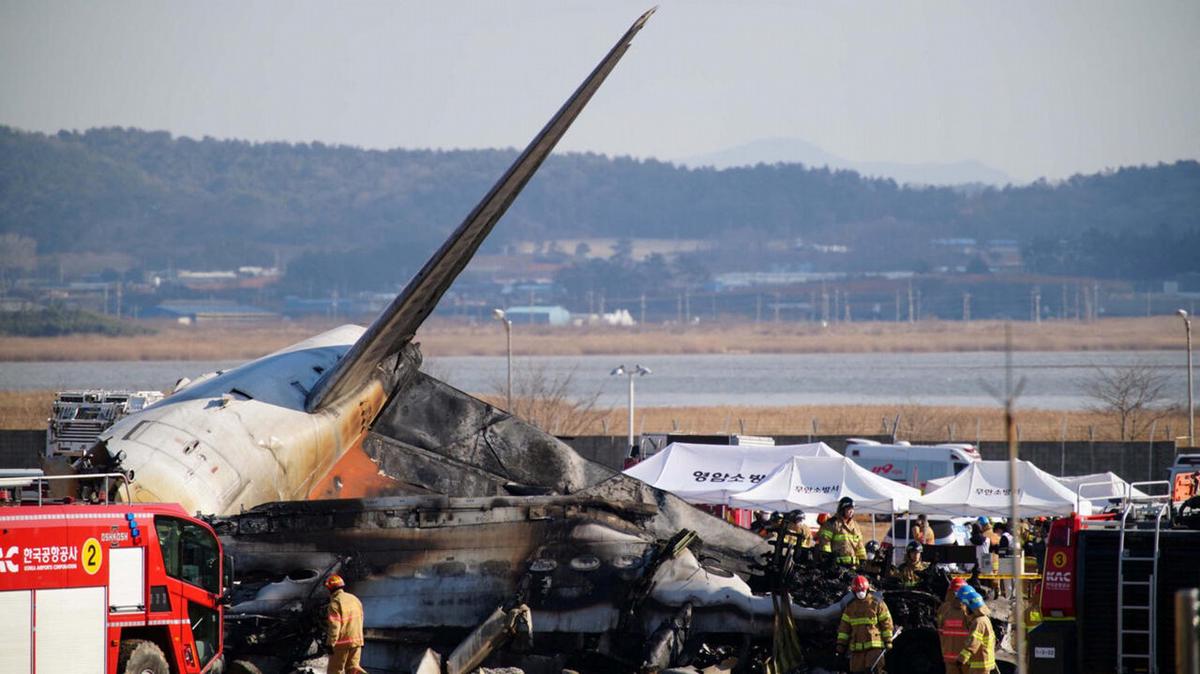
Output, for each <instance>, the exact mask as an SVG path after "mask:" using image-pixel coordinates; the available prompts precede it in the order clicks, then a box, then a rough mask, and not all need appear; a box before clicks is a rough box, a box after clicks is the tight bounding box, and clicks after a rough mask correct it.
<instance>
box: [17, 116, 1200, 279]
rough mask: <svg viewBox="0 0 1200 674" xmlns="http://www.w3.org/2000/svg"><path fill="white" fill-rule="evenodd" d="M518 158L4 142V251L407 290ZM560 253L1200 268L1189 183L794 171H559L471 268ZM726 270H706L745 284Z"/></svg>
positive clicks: (540, 182)
mask: <svg viewBox="0 0 1200 674" xmlns="http://www.w3.org/2000/svg"><path fill="white" fill-rule="evenodd" d="M515 154H516V151H515V150H455V151H438V150H400V149H397V150H389V151H378V150H364V149H360V148H355V147H348V146H340V145H339V146H332V145H324V144H321V143H249V142H244V141H234V140H217V139H213V138H207V137H206V138H203V139H200V140H195V139H191V138H186V137H173V136H171V135H170V134H168V133H166V132H151V131H141V130H137V129H123V128H102V129H91V130H88V131H85V132H73V131H63V132H59V133H58V134H53V135H46V134H41V133H30V132H24V131H20V130H17V129H13V128H10V127H0V234H7V235H15V236H17V237H22V240H24V239H32V240H34V241H36V247H37V253H38V254H48V253H63V252H80V251H90V252H111V251H120V252H125V253H129V254H131V255H133V256H134V257H135V259H137V260H138V261H139V263H140V264H142V265H144V266H145V267H146V268H150V269H154V268H167V267H169V266H179V267H191V268H206V267H207V268H214V267H223V268H228V267H231V266H237V265H245V264H255V265H261V264H264V263H270V262H271V261H272V260H274V259H276V257H277V256H278V255H280V254H282V255H283V256H284V257H285V258H286V259H287V260H289V283H290V284H292V285H293V286H295V288H294V289H295V290H297V291H303V290H304V286H305V285H309V286H317V287H326V288H327V287H330V286H331V285H333V286H335V287H338V286H340V287H345V288H346V289H347V290H351V289H354V288H356V287H358V288H380V287H386V286H389V285H395V284H397V283H401V282H403V281H404V280H405V279H407V278H408V277H409V276H410V275H411V274H412V273H413V272H414V271H415V270H416V268H417V265H419V264H420V263H421V262H422V261H423V260H424V259H425V258H426V257H427V256H428V254H429V253H430V252H431V251H432V249H434V248H435V247H436V246H437V245H438V243H439V242H440V241H441V240H442V239H443V238H444V237H445V235H446V234H447V233H448V232H449V231H450V229H452V228H453V227H454V226H455V225H457V224H458V222H459V221H460V220H461V219H462V217H463V216H465V215H466V213H467V212H468V211H469V209H470V208H471V207H472V206H473V205H474V204H475V202H476V201H477V200H478V199H479V197H480V195H482V194H483V193H484V192H485V191H486V190H487V188H488V187H490V186H491V184H492V182H493V181H494V180H495V179H496V178H497V177H498V176H499V175H500V174H501V172H502V171H503V170H504V168H506V167H507V165H508V164H509V163H510V162H511V161H512V160H513V158H514V157H515ZM563 237H611V238H646V237H650V238H668V239H671V238H683V239H710V240H717V241H722V242H725V243H724V244H723V245H722V246H721V248H725V249H728V248H729V247H730V246H734V247H738V246H743V245H747V242H761V241H765V240H767V239H775V240H779V239H784V240H798V239H803V240H807V241H816V242H820V243H824V244H843V245H848V246H850V247H852V248H853V249H855V250H856V251H861V252H862V256H861V258H860V259H859V262H858V264H871V265H879V264H883V263H885V262H886V261H887V260H888V258H889V256H895V255H897V254H899V253H901V252H903V253H904V254H905V255H908V256H909V257H912V256H917V255H919V254H920V249H921V247H922V246H924V245H927V242H928V241H929V239H931V238H952V237H970V238H975V239H978V240H989V239H1015V240H1018V241H1020V242H1021V244H1022V246H1023V249H1024V251H1025V254H1026V258H1027V265H1028V267H1029V268H1030V270H1031V271H1034V272H1040V273H1049V274H1089V275H1096V276H1104V277H1117V278H1129V279H1143V280H1144V279H1157V278H1169V277H1170V276H1172V275H1174V274H1176V273H1179V272H1181V271H1193V270H1194V269H1195V264H1194V262H1193V261H1192V260H1191V259H1189V257H1190V256H1188V255H1187V252H1188V251H1195V250H1200V164H1198V163H1197V162H1196V161H1179V162H1175V163H1173V164H1159V165H1157V166H1143V167H1131V168H1121V169H1118V170H1113V171H1106V172H1103V173H1099V174H1095V175H1088V176H1074V177H1072V178H1069V179H1067V180H1064V181H1061V182H1055V183H1051V182H1047V181H1039V182H1036V183H1033V184H1031V185H1023V186H1007V187H1004V188H984V189H970V190H966V189H957V188H951V187H912V186H901V185H897V184H896V183H895V182H894V181H892V180H888V179H879V178H867V177H863V176H861V175H859V174H857V173H855V172H853V171H845V170H830V169H827V168H810V167H805V166H802V165H798V164H776V165H758V166H753V167H744V168H732V169H725V170H714V169H703V168H702V169H688V168H684V167H680V166H675V165H672V164H670V163H666V162H660V161H656V160H639V159H632V158H628V157H607V156H602V155H597V154H588V153H582V154H563V155H555V156H553V157H551V158H550V159H549V161H547V163H546V165H545V166H544V167H543V169H542V170H541V171H540V172H539V173H538V174H537V175H536V176H535V177H534V179H533V180H532V181H531V183H530V185H529V186H528V188H527V189H526V191H525V193H524V194H522V196H521V197H520V198H519V199H518V200H517V201H516V203H515V204H514V205H513V207H512V209H511V210H510V211H509V213H508V215H507V216H506V217H505V220H504V222H503V223H502V224H501V226H500V227H498V228H497V230H496V232H495V234H494V235H493V237H492V238H491V239H490V240H489V241H488V243H487V247H486V250H490V251H492V252H495V251H498V250H500V249H501V247H502V246H503V245H504V244H505V243H507V242H511V241H514V240H526V241H528V240H533V241H546V240H550V239H555V238H563ZM738 252H739V254H737V255H734V256H732V259H730V260H720V259H717V260H713V261H712V262H711V264H712V265H713V266H715V267H720V268H728V267H729V266H730V265H736V264H743V265H745V264H751V265H753V262H754V260H755V258H754V257H753V256H749V255H746V254H745V253H744V251H738ZM785 263H786V260H785ZM292 270H295V271H294V272H293V271H292ZM597 271H599V270H598V269H592V270H587V269H581V270H580V272H579V274H580V275H582V276H587V275H589V274H590V273H593V272H597Z"/></svg>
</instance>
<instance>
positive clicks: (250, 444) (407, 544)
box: [84, 10, 941, 672]
mask: <svg viewBox="0 0 1200 674" xmlns="http://www.w3.org/2000/svg"><path fill="white" fill-rule="evenodd" d="M652 11H653V10H652ZM651 13H652V12H647V13H646V14H645V15H643V16H642V17H641V18H639V19H638V20H637V21H636V22H635V23H634V24H633V26H632V27H631V28H630V29H629V30H628V31H627V32H626V33H625V34H624V35H623V36H622V38H621V39H620V40H619V41H618V42H617V45H616V46H615V47H613V49H612V50H611V51H610V52H609V53H608V54H607V55H606V56H605V58H604V59H603V60H602V61H601V62H600V63H599V65H597V66H596V68H595V70H593V72H592V73H591V75H589V77H588V78H587V79H586V80H585V81H584V82H583V84H582V85H580V87H579V88H578V89H577V90H576V91H575V93H574V94H573V95H572V96H571V97H570V98H569V99H568V100H567V102H566V103H565V104H564V105H563V107H562V108H561V109H560V110H559V111H558V113H557V114H556V115H555V116H554V117H553V118H552V119H551V120H550V122H549V123H548V124H547V125H546V127H544V128H543V130H542V131H541V132H540V133H539V134H538V135H537V136H536V137H535V138H534V140H533V141H532V142H531V143H530V145H529V146H528V147H527V148H526V149H525V151H524V152H522V154H521V155H520V156H519V157H518V158H517V160H516V161H515V162H514V164H513V165H512V166H511V167H510V168H509V169H508V171H507V172H506V173H505V174H504V175H503V176H502V177H501V179H500V180H499V181H498V182H497V183H496V185H495V186H494V187H493V188H492V190H491V191H489V193H488V194H487V195H486V196H485V197H484V199H483V200H482V201H481V202H480V203H479V204H478V205H477V206H476V207H475V208H474V209H473V210H472V211H471V213H470V214H469V215H468V216H467V218H466V220H465V221H464V222H463V223H462V224H461V225H460V226H459V227H458V228H457V229H456V230H455V231H454V232H453V233H452V234H451V236H450V237H449V238H448V239H447V241H446V242H445V243H444V244H443V245H442V247H441V248H440V249H439V250H438V251H437V252H436V253H435V254H434V255H433V257H432V258H431V259H430V260H429V261H428V262H427V263H426V265H425V267H424V268H422V270H421V271H420V272H419V273H418V274H417V275H416V276H415V277H414V278H413V280H412V281H411V282H410V283H409V285H408V286H407V287H406V288H405V289H404V290H403V291H402V292H401V293H400V295H398V296H397V297H396V298H395V300H394V301H393V302H392V303H391V305H389V307H388V308H387V309H386V310H385V311H384V312H383V314H382V315H381V316H380V317H379V318H378V319H377V320H376V321H375V322H374V323H372V324H371V326H369V327H368V328H366V329H363V328H360V327H357V326H342V327H340V328H335V329H334V330H331V331H329V332H326V333H324V334H322V335H318V336H316V337H313V338H311V339H309V340H306V341H304V342H301V343H299V344H296V345H294V346H292V347H289V348H286V349H283V350H281V351H279V352H276V353H274V354H270V355H268V356H265V357H263V358H261V359H258V360H256V361H253V362H250V363H247V364H245V365H243V366H240V367H238V368H235V369H232V370H229V371H226V372H218V373H213V374H211V375H206V376H204V377H201V378H199V379H197V380H196V381H194V382H181V384H180V385H179V386H178V387H177V390H176V391H175V392H174V393H173V394H172V395H171V396H168V397H167V398H166V399H165V400H163V401H162V402H160V403H159V404H157V405H155V406H152V407H150V408H147V409H146V410H143V411H141V412H138V413H136V414H132V415H129V416H128V417H125V418H124V419H123V420H121V421H120V422H118V423H117V424H115V425H114V426H112V427H111V428H110V429H108V430H107V431H105V433H104V434H102V436H101V439H100V442H99V443H98V444H97V446H96V447H95V448H94V449H93V450H92V451H91V452H90V453H89V455H88V456H87V458H86V460H85V461H84V464H87V465H88V466H90V468H92V469H100V470H106V471H112V470H121V471H123V472H125V473H126V474H127V475H129V476H130V477H131V479H132V480H133V484H132V489H131V491H132V493H133V496H132V499H133V500H134V501H170V502H178V503H181V504H182V505H183V506H184V508H186V509H187V510H188V511H195V512H202V513H208V514H209V515H210V516H211V517H212V522H213V524H214V525H215V526H216V528H217V529H218V531H219V532H220V533H221V534H222V536H223V539H224V541H225V544H226V546H227V549H228V551H229V552H230V553H231V555H232V558H233V561H234V565H235V573H236V576H237V577H238V578H239V583H238V585H237V587H236V589H235V592H234V596H233V597H232V601H233V603H232V605H231V606H230V608H229V610H228V613H227V620H228V622H227V624H228V626H229V629H228V633H229V634H228V639H227V649H228V651H229V654H230V659H231V660H233V659H237V658H244V659H243V660H242V661H241V662H240V663H238V666H241V667H243V668H244V669H246V668H250V667H251V665H250V664H247V662H248V661H257V663H258V666H266V665H267V664H274V665H275V666H278V667H280V668H283V667H286V666H289V665H290V664H291V663H293V662H294V661H298V660H300V659H302V658H304V657H307V656H308V655H310V654H311V652H312V649H313V647H314V640H315V637H316V634H317V629H318V627H319V623H320V617H321V610H320V606H321V604H322V603H323V601H325V600H326V599H327V596H326V595H325V594H324V590H323V589H321V580H322V579H323V578H324V577H325V576H327V575H328V574H330V573H332V572H334V571H337V572H339V573H341V574H343V575H344V576H346V577H347V579H348V581H349V582H350V586H351V590H352V591H353V592H355V593H356V594H358V595H359V596H360V598H361V599H362V600H363V604H364V606H365V612H366V628H367V637H368V644H367V647H366V650H365V652H364V666H366V667H368V668H370V669H371V670H372V671H388V670H391V671H406V670H412V669H420V668H422V667H423V668H424V669H420V671H449V672H464V671H470V670H471V669H472V668H474V667H476V666H478V665H479V664H480V663H482V662H487V663H488V664H498V663H506V662H508V663H516V664H518V665H520V666H521V667H522V668H523V669H526V670H528V671H537V670H552V671H560V670H561V668H562V667H563V666H564V665H569V666H572V667H576V668H579V669H582V670H585V671H631V670H639V669H646V670H655V669H662V668H666V667H669V666H674V665H680V664H684V663H688V662H690V663H692V664H694V665H707V664H713V663H718V662H725V663H729V662H736V663H737V666H738V668H740V669H742V670H744V671H754V670H755V669H756V668H757V669H760V670H761V669H763V668H764V667H765V668H767V669H769V670H770V671H773V672H774V671H787V670H789V669H792V668H794V667H797V666H801V665H802V664H803V663H805V662H807V663H808V665H811V666H813V667H826V668H831V667H834V666H836V663H832V662H829V661H827V660H821V659H820V657H819V656H818V655H817V654H819V653H831V652H832V650H833V648H832V646H833V639H834V632H835V631H836V630H835V624H836V622H837V621H838V619H839V617H840V613H841V610H842V606H843V605H844V603H845V602H846V601H848V597H847V596H844V595H845V594H846V593H845V588H846V582H845V581H846V578H844V577H843V576H844V573H843V572H841V571H838V570H836V569H826V568H824V567H821V566H820V565H818V564H814V563H813V562H811V561H810V560H808V559H806V558H805V557H804V555H803V554H801V555H800V556H799V557H798V558H797V556H796V555H793V554H790V553H788V554H784V552H783V551H782V550H772V549H771V548H770V547H769V546H768V545H767V544H766V543H764V542H763V541H762V540H761V539H760V538H758V537H757V536H756V535H754V534H753V533H751V532H749V531H746V530H744V529H740V528H738V527H735V526H732V525H730V524H727V523H725V522H723V521H721V520H720V519H717V518H715V517H712V516H710V515H708V514H706V513H704V512H702V511H700V510H697V509H696V508H693V507H692V506H690V505H688V504H687V503H685V502H683V501H682V500H680V499H678V498H676V497H674V496H672V495H670V494H667V493H664V492H660V491H657V490H655V489H652V488H650V487H649V486H647V485H645V484H643V483H641V482H638V481H636V480H634V479H632V478H628V477H625V476H623V475H620V474H618V473H615V472H614V471H611V470H609V469H607V468H605V467H603V466H600V465H598V464H595V463H592V462H589V461H587V460H585V459H583V458H581V457H580V456H579V455H578V454H576V453H575V452H574V451H573V450H572V449H571V448H570V447H568V446H566V445H565V444H563V443H562V442H559V441H558V440H557V439H555V438H553V437H551V436H549V435H546V434H544V433H542V432H540V431H538V430H537V429H535V428H533V427H531V426H529V425H528V424H525V423H523V422H521V421H520V420H518V419H515V418H513V417H512V416H511V415H509V414H507V413H505V412H504V411H502V410H498V409H495V408H493V407H491V406H489V405H487V404H486V403H484V402H482V401H479V400H476V399H474V398H472V397H470V396H468V395H466V394H464V393H462V392H460V391H457V390H455V389H453V388H451V387H449V386H447V385H446V384H444V383H442V382H439V381H437V380H436V379H433V378H432V377H429V376H428V375H426V374H424V373H421V372H420V371H419V367H420V364H421V356H420V350H419V346H418V345H416V344H414V343H413V341H412V338H413V335H414V334H415V333H416V330H417V328H418V327H419V326H420V325H421V324H422V323H423V322H424V320H425V319H426V318H427V317H428V315H429V314H430V313H431V312H432V311H433V308H434V307H435V306H436V305H437V302H438V301H439V300H440V298H441V297H442V295H443V294H444V293H445V292H446V290H447V289H448V288H449V286H450V284H451V283H452V282H453V281H454V279H455V278H456V277H457V276H458V274H459V273H460V272H461V271H462V269H463V268H464V267H465V266H466V264H467V262H468V261H469V260H470V259H471V257H472V256H473V255H474V254H475V252H476V250H477V249H478V247H479V245H480V244H481V243H482V241H483V240H484V238H485V237H486V236H487V234H488V233H489V232H490V231H491V229H492V228H493V226H494V225H495V224H496V222H497V221H498V220H499V218H500V217H501V216H502V215H503V213H504V212H505V210H506V209H507V208H508V206H509V205H510V204H511V203H512V201H513V200H514V199H515V198H516V196H517V194H519V192H520V191H521V189H522V188H523V187H524V185H525V184H526V183H527V182H528V180H529V179H530V178H531V177H532V175H533V174H534V173H535V172H536V170H537V168H538V167H539V166H540V165H541V163H542V161H543V160H544V159H545V158H546V156H548V155H549V153H550V151H551V150H552V149H553V147H554V145H555V144H556V143H557V141H558V140H559V138H561V137H562V135H563V134H564V133H565V132H566V130H567V128H568V127H569V126H570V124H571V122H572V121H573V120H574V119H575V117H576V116H577V115H578V114H579V112H580V111H581V110H582V109H583V107H584V106H585V105H586V103H587V102H588V100H589V99H590V98H591V96H592V94H593V93H595V91H596V90H597V89H598V88H599V86H600V84H601V83H602V82H603V81H604V79H605V78H606V77H607V75H608V74H609V72H610V71H611V70H612V69H613V67H614V66H615V65H616V63H617V62H618V61H619V60H620V58H621V57H622V56H623V55H624V53H625V51H626V50H627V49H628V47H629V45H630V42H631V40H632V39H633V36H634V35H635V34H636V33H637V32H638V31H639V30H640V29H641V28H642V26H643V25H644V23H645V22H646V20H647V19H648V18H649V16H650V14H651ZM339 497H341V498H339ZM929 589H938V588H936V587H933V588H929ZM886 596H887V599H888V601H889V603H890V604H891V605H892V607H893V614H894V615H896V617H897V620H898V622H899V623H900V624H901V625H904V626H907V627H908V629H906V631H905V633H904V635H902V636H901V637H900V638H898V639H897V644H896V648H897V652H905V653H908V652H911V653H912V654H913V655H910V656H906V657H905V658H898V660H903V661H904V662H905V663H906V664H905V666H906V667H907V668H908V670H907V671H916V672H919V671H935V669H934V668H936V671H940V668H941V662H940V657H939V654H938V653H937V646H936V637H931V635H930V632H929V628H930V626H931V624H932V623H931V615H932V607H933V606H934V604H935V603H936V601H937V596H936V595H935V594H930V593H923V592H904V593H899V594H895V593H887V594H886ZM931 639H932V641H931ZM772 643H774V644H775V652H774V653H772ZM782 643H787V644H791V646H792V647H790V648H788V649H781V648H780V644H782ZM427 647H432V648H434V649H438V650H439V651H440V652H443V653H449V655H448V656H447V657H446V658H445V660H444V662H443V661H441V658H439V657H434V656H432V655H431V653H426V652H425V649H426V648H427ZM451 649H453V650H451ZM785 651H786V652H785ZM268 656H269V657H268ZM422 657H423V658H424V660H421V658H422ZM247 659H248V660H247ZM768 661H769V664H767V663H768ZM922 663H924V664H922ZM930 663H932V664H930ZM922 668H925V669H924V670H923V669H922ZM892 671H904V669H903V667H893V668H892Z"/></svg>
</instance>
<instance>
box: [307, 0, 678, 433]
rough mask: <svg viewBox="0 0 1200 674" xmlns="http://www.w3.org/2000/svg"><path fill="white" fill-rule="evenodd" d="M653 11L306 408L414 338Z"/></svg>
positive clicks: (347, 388)
mask: <svg viewBox="0 0 1200 674" xmlns="http://www.w3.org/2000/svg"><path fill="white" fill-rule="evenodd" d="M654 11H655V10H654V9H651V10H650V11H648V12H646V13H645V14H643V15H642V16H641V17H639V18H638V20H637V21H635V22H634V23H633V25H632V26H630V28H629V30H628V31H626V32H625V34H624V35H622V36H621V39H620V40H618V41H617V44H616V45H615V46H614V47H613V48H612V49H611V50H610V51H609V52H608V54H607V55H606V56H605V57H604V59H603V60H601V61H600V63H599V65H597V66H596V68H595V69H594V70H593V71H592V73H591V74H590V75H588V77H587V79H586V80H584V81H583V84H581V85H579V88H578V89H576V90H575V93H573V94H572V95H571V97H570V98H569V99H567V102H566V103H564V104H563V106H562V107H561V108H560V109H559V110H558V112H557V113H556V114H555V115H554V117H553V118H551V120H550V122H549V123H547V124H546V126H545V127H543V128H542V130H541V132H539V133H538V135H537V136H536V137H534V139H533V141H532V142H530V143H529V146H528V147H526V148H525V151H524V152H522V153H521V156H520V157H518V158H517V160H516V161H515V162H514V163H513V165H512V166H510V167H509V168H508V171H506V172H505V173H504V175H503V176H502V177H501V178H500V180H499V181H498V182H497V183H496V184H495V185H494V186H493V187H492V189H491V190H490V191H489V192H488V193H487V195H486V196H485V197H484V198H483V200H482V201H480V202H479V204H478V205H476V206H475V208H474V210H472V211H471V213H470V215H468V216H467V218H466V220H464V221H463V222H462V224H461V225H459V226H458V229H456V230H454V233H453V234H451V235H450V237H449V238H448V239H446V241H445V243H443V244H442V247H441V248H439V249H438V251H437V253H435V254H434V255H433V257H431V258H430V259H429V261H428V262H426V263H425V266H424V267H423V268H422V269H421V271H420V272H418V273H417V275H416V276H414V277H413V279H412V280H411V281H409V283H408V286H406V287H405V288H404V291H403V292H401V293H400V294H399V295H397V296H396V299H394V300H392V303H391V304H389V305H388V307H387V309H386V310H384V312H383V314H381V315H380V316H379V318H377V319H375V322H374V323H372V324H371V326H370V327H369V328H367V330H366V332H364V333H363V335H362V337H360V338H359V340H358V341H357V342H355V343H354V346H352V347H350V350H349V351H347V352H346V355H345V356H343V357H342V359H341V360H339V361H338V363H337V365H336V366H335V367H333V368H330V369H329V370H327V371H326V372H325V374H324V375H322V377H321V378H320V379H319V380H318V381H317V383H316V384H315V385H314V386H313V389H312V391H311V392H310V393H309V396H308V402H307V405H306V408H307V409H308V411H310V412H312V411H314V410H317V409H320V408H322V407H324V406H326V405H328V404H330V403H332V402H334V401H337V400H339V399H340V398H342V397H343V396H345V395H347V394H349V393H351V392H353V391H356V390H358V389H359V388H361V387H362V386H363V385H364V384H365V383H366V382H367V381H368V380H369V379H370V378H371V377H372V376H373V375H374V372H375V369H376V368H377V367H378V366H379V364H380V363H382V362H383V361H384V359H386V358H388V357H389V356H391V355H393V354H395V353H396V352H397V351H399V350H400V349H401V348H402V347H403V346H404V344H406V343H408V342H409V341H410V340H412V338H413V335H414V334H416V331H417V328H419V327H420V326H421V324H422V323H424V322H425V319H426V318H428V317H429V314H430V313H432V312H433V309H434V307H436V306H437V303H438V301H439V300H440V299H441V298H442V295H444V294H445V292H446V290H447V289H448V288H449V287H450V284H451V283H453V282H454V279H456V278H458V275H459V274H460V273H461V272H462V270H463V268H464V267H466V266H467V263H468V262H470V261H471V258H472V257H474V255H475V252H476V251H477V250H478V249H479V245H480V244H481V243H483V240H484V239H485V238H487V235H488V234H489V233H490V232H491V231H492V228H493V227H494V226H495V224H496V221H497V220H499V219H500V216H502V215H504V212H505V211H507V210H508V207H509V205H510V204H512V202H513V200H514V199H516V197H517V195H518V194H520V192H521V190H522V189H523V188H524V187H525V184H526V183H527V182H529V179H530V178H531V177H533V174H534V173H536V172H537V170H538V168H539V167H540V166H541V165H542V162H543V161H544V160H545V159H546V156H547V155H549V154H550V152H551V150H553V149H554V146H555V145H556V144H557V143H558V141H559V139H560V138H562V136H563V134H564V133H566V131H567V129H568V128H570V126H571V123H572V122H574V121H575V118H576V117H578V116H579V113H580V112H581V111H582V110H583V108H584V106H586V105H587V103H588V101H589V100H591V98H592V94H594V93H596V90H597V89H599V88H600V85H601V84H602V83H603V82H604V79H605V78H606V77H608V74H609V73H610V72H611V71H612V69H613V68H614V67H615V66H616V65H617V62H618V61H620V60H621V57H622V56H624V55H625V51H626V50H628V49H629V45H630V43H631V41H632V40H633V36H634V35H636V34H637V33H638V31H640V30H641V29H642V26H643V25H645V23H646V21H647V20H648V19H649V18H650V15H651V14H653V13H654Z"/></svg>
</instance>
